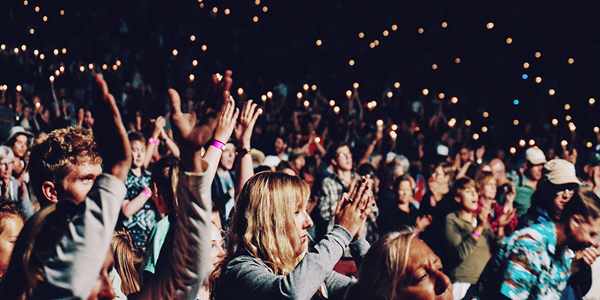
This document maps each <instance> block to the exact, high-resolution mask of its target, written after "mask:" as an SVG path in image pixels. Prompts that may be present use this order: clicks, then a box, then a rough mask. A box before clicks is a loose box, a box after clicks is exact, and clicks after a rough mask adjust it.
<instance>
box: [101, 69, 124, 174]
mask: <svg viewBox="0 0 600 300" xmlns="http://www.w3.org/2000/svg"><path fill="white" fill-rule="evenodd" d="M94 79H95V85H94V97H95V101H94V103H96V115H97V116H98V117H97V118H96V120H95V122H94V127H93V131H94V139H95V140H96V143H97V144H98V151H99V152H100V155H101V156H102V163H103V164H104V172H105V173H110V174H112V175H114V176H115V177H117V178H119V179H121V180H122V181H123V182H125V180H126V179H127V173H128V172H129V167H131V159H132V155H131V146H130V145H129V138H128V137H127V130H125V126H124V125H123V122H122V121H121V115H120V114H119V108H118V107H117V104H116V102H115V97H113V95H111V94H110V93H109V92H108V85H107V84H106V81H104V77H102V75H101V74H95V75H94Z"/></svg>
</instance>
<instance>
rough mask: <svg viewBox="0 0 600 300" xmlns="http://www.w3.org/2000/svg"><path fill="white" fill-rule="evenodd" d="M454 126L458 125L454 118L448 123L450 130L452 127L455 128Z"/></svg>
mask: <svg viewBox="0 0 600 300" xmlns="http://www.w3.org/2000/svg"><path fill="white" fill-rule="evenodd" d="M454 125H456V119H455V118H452V119H450V120H449V121H448V126H449V127H450V128H452V127H454Z"/></svg>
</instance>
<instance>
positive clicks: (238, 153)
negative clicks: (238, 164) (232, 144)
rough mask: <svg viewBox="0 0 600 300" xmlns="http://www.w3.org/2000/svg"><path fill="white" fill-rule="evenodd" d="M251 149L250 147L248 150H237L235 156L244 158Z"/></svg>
mask: <svg viewBox="0 0 600 300" xmlns="http://www.w3.org/2000/svg"><path fill="white" fill-rule="evenodd" d="M251 149H252V148H250V147H248V148H237V149H236V153H235V154H236V155H239V156H245V155H246V154H248V153H250V150H251Z"/></svg>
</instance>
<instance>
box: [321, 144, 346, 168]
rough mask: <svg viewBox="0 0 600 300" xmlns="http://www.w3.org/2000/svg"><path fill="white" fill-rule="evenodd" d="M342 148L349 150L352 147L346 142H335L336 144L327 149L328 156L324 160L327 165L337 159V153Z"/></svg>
mask: <svg viewBox="0 0 600 300" xmlns="http://www.w3.org/2000/svg"><path fill="white" fill-rule="evenodd" d="M342 147H348V148H350V146H349V145H348V143H346V142H335V143H333V144H331V146H329V149H327V154H326V157H325V159H324V160H325V162H326V163H327V164H329V163H330V162H331V160H332V159H335V158H336V157H337V151H338V149H340V148H342Z"/></svg>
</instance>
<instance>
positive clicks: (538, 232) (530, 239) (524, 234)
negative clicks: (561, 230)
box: [506, 222, 555, 251]
mask: <svg viewBox="0 0 600 300" xmlns="http://www.w3.org/2000/svg"><path fill="white" fill-rule="evenodd" d="M554 235H555V234H554V225H553V223H552V222H546V223H540V224H534V225H532V226H530V227H525V228H523V229H520V230H517V231H515V232H514V233H513V234H512V235H511V236H510V237H509V238H508V239H507V240H506V244H507V245H509V247H516V246H519V248H521V249H523V250H526V251H539V250H541V249H542V248H546V245H547V244H548V243H549V242H550V241H549V239H551V237H552V236H554Z"/></svg>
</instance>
